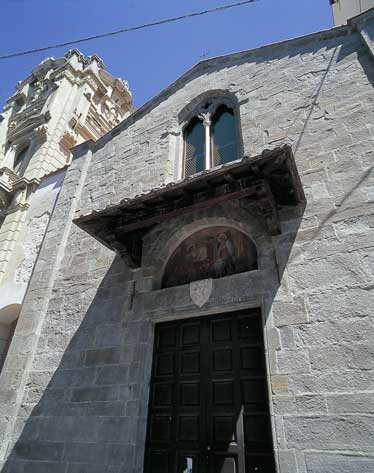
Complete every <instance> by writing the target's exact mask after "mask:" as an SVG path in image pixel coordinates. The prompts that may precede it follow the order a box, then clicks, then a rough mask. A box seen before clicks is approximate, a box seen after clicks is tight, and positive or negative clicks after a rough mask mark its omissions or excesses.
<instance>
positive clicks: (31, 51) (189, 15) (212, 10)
mask: <svg viewBox="0 0 374 473" xmlns="http://www.w3.org/2000/svg"><path fill="white" fill-rule="evenodd" d="M257 1H259V0H244V1H241V2H236V3H230V4H227V5H222V6H220V7H215V8H210V9H208V10H203V11H199V12H194V13H187V14H186V15H181V16H176V17H174V18H165V19H163V20H158V21H154V22H152V23H145V24H143V25H137V26H130V27H127V28H121V29H119V30H115V31H110V32H108V33H101V34H97V35H92V36H86V37H85V38H80V39H76V40H74V41H66V42H65V43H58V44H53V45H50V46H44V47H42V48H35V49H29V50H26V51H19V52H15V53H10V54H5V55H3V56H0V60H2V59H10V58H12V57H18V56H25V55H27V54H35V53H39V52H41V51H47V50H49V49H56V48H63V47H66V46H71V45H74V44H79V43H84V42H86V41H92V40H94V39H101V38H107V37H109V36H114V35H117V34H121V33H129V32H130V31H136V30H141V29H144V28H150V27H151V26H158V25H164V24H165V23H172V22H174V21H179V20H184V19H187V18H193V17H195V16H202V15H206V14H208V13H215V12H219V11H223V10H228V9H229V8H234V7H240V6H242V5H247V4H249V3H254V2H257Z"/></svg>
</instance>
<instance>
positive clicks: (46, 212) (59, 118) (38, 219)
mask: <svg viewBox="0 0 374 473" xmlns="http://www.w3.org/2000/svg"><path fill="white" fill-rule="evenodd" d="M133 110H134V107H133V102H132V96H131V92H130V90H129V87H128V83H127V82H126V81H124V80H122V79H120V78H115V77H113V76H112V75H111V74H110V73H109V72H108V71H107V70H106V68H105V66H104V64H103V61H102V60H101V59H100V58H99V57H98V56H96V55H94V56H89V57H88V58H85V57H84V56H83V54H82V53H81V52H80V51H78V50H77V49H74V50H71V51H69V52H68V53H67V54H65V56H64V57H61V58H57V59H55V58H53V57H50V58H47V59H45V60H44V61H42V62H41V63H40V64H39V65H38V66H37V67H35V69H33V71H32V72H31V74H30V75H29V76H28V77H27V78H26V79H24V80H22V81H20V82H19V83H18V84H17V85H16V92H15V93H14V94H13V95H12V96H11V97H10V98H9V99H8V100H7V103H6V105H5V107H4V109H3V113H2V114H1V115H0V370H1V364H2V363H1V360H2V358H4V356H5V352H6V348H7V345H8V344H9V339H10V334H11V332H12V327H14V326H15V322H16V320H17V317H18V314H19V312H20V309H21V307H22V300H23V297H24V294H25V291H26V288H27V284H28V281H29V278H30V275H31V272H32V269H33V267H34V264H35V261H36V258H37V255H38V250H39V247H40V244H41V241H42V239H43V236H44V233H45V231H46V228H47V225H48V222H49V217H50V214H51V212H52V210H53V205H54V202H55V200H56V197H57V195H58V192H59V189H60V187H61V183H62V179H63V176H64V173H65V170H66V168H67V166H69V164H70V161H71V151H70V150H71V148H72V147H73V146H75V145H77V144H80V143H82V142H83V141H86V140H88V139H91V140H94V141H96V140H97V139H98V138H100V137H101V136H103V135H104V134H105V133H107V132H108V131H110V130H111V129H112V128H113V127H115V126H116V125H117V124H118V123H120V122H121V121H122V120H124V119H125V118H126V117H127V116H129V115H130V114H131V113H132V112H133ZM2 355H3V356H2Z"/></svg>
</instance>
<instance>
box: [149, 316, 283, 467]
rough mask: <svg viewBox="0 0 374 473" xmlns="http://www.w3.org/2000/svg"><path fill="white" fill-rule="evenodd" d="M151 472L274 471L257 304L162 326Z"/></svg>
mask: <svg viewBox="0 0 374 473" xmlns="http://www.w3.org/2000/svg"><path fill="white" fill-rule="evenodd" d="M145 472H146V473H252V472H253V473H254V472H256V473H274V472H275V466H274V456H273V451H272V439H271V428H270V419H269V407H268V398H267V387H266V369H265V357H264V344H263V331H262V324H261V316H260V313H259V311H258V310H253V311H246V312H244V313H243V312H240V313H235V314H230V315H223V316H222V315H220V316H213V317H202V318H197V319H188V320H183V321H175V322H171V323H163V324H159V325H157V326H156V333H155V350H154V360H153V372H152V383H151V392H150V403H149V417H148V434H147V445H146V458H145Z"/></svg>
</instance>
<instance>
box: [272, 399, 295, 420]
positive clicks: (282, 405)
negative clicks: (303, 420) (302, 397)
mask: <svg viewBox="0 0 374 473" xmlns="http://www.w3.org/2000/svg"><path fill="white" fill-rule="evenodd" d="M272 403H273V409H274V413H275V414H277V415H284V414H292V413H294V412H296V402H295V398H294V396H273V397H272Z"/></svg>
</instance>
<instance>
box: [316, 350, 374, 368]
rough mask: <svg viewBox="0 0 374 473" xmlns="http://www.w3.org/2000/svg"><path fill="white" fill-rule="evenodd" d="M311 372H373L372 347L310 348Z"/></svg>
mask: <svg viewBox="0 0 374 473" xmlns="http://www.w3.org/2000/svg"><path fill="white" fill-rule="evenodd" d="M309 355H310V362H311V366H312V369H313V370H319V371H323V370H337V369H347V368H348V369H349V368H350V369H360V370H374V347H373V346H372V345H365V344H355V345H354V346H346V345H337V346H326V347H323V348H321V347H318V348H310V350H309Z"/></svg>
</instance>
